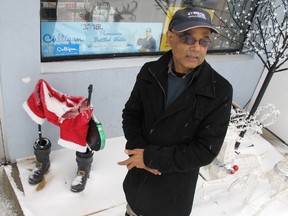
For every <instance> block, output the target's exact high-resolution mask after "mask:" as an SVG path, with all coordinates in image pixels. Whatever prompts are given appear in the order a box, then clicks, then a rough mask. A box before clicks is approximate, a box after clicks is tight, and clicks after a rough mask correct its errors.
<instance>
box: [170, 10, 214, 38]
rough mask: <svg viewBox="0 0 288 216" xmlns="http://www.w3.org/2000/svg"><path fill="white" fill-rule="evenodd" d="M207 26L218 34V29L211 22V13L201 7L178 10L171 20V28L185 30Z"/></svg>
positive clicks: (178, 30)
mask: <svg viewBox="0 0 288 216" xmlns="http://www.w3.org/2000/svg"><path fill="white" fill-rule="evenodd" d="M198 27H207V28H210V29H211V31H212V32H214V33H216V34H218V33H219V32H218V30H217V29H216V28H215V27H213V25H212V23H211V17H210V14H209V13H208V12H207V11H205V10H203V9H202V8H199V7H193V8H192V7H191V8H184V9H180V10H178V11H176V12H175V13H174V15H173V17H172V19H171V21H170V24H169V28H168V29H169V30H171V29H174V30H175V31H177V32H184V31H187V30H189V29H193V28H198Z"/></svg>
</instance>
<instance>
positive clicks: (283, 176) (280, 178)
mask: <svg viewBox="0 0 288 216" xmlns="http://www.w3.org/2000/svg"><path fill="white" fill-rule="evenodd" d="M266 177H267V178H268V180H269V183H270V189H269V191H268V193H269V197H268V199H267V200H266V201H265V202H264V203H263V204H262V205H261V206H260V208H259V209H258V211H257V212H256V213H255V214H254V216H260V215H261V213H262V212H263V211H264V210H265V209H266V208H267V207H268V206H269V205H270V204H271V202H273V201H275V200H276V199H278V198H280V197H284V196H288V156H286V157H285V158H284V159H283V160H281V161H279V162H278V163H276V164H275V166H274V168H273V169H272V170H270V171H269V172H268V173H266Z"/></svg>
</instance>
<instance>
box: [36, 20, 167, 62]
mask: <svg viewBox="0 0 288 216" xmlns="http://www.w3.org/2000/svg"><path fill="white" fill-rule="evenodd" d="M162 28H163V23H128V22H127V23H124V22H119V23H117V22H42V23H41V46H42V57H55V56H77V55H97V54H119V53H137V52H158V51H159V50H160V40H161V34H162Z"/></svg>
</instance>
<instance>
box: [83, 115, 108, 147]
mask: <svg viewBox="0 0 288 216" xmlns="http://www.w3.org/2000/svg"><path fill="white" fill-rule="evenodd" d="M86 142H87V144H88V146H89V148H90V149H91V150H93V151H99V150H102V149H103V148H104V147H105V142H106V139H105V134H104V130H103V127H102V124H101V122H100V121H98V119H97V118H96V117H95V116H94V115H92V117H91V119H90V121H89V128H88V134H87V138H86Z"/></svg>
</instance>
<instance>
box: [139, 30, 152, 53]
mask: <svg viewBox="0 0 288 216" xmlns="http://www.w3.org/2000/svg"><path fill="white" fill-rule="evenodd" d="M151 32H152V30H151V28H147V29H146V33H145V37H143V38H139V39H138V40H137V45H141V48H140V50H139V51H140V52H155V50H156V40H155V39H154V38H153V37H152V34H151Z"/></svg>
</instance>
